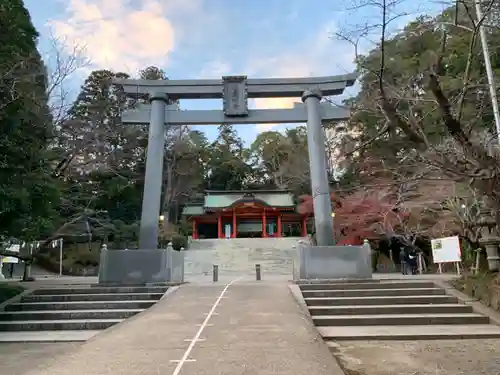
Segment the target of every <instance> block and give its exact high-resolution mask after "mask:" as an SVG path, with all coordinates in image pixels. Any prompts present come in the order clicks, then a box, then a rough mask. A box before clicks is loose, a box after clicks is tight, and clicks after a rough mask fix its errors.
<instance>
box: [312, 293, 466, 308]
mask: <svg viewBox="0 0 500 375" xmlns="http://www.w3.org/2000/svg"><path fill="white" fill-rule="evenodd" d="M304 300H305V302H306V304H307V305H308V306H367V305H410V304H417V305H423V304H447V303H457V299H456V298H455V297H453V296H448V295H435V296H432V295H431V296H392V297H385V296H383V297H336V298H335V297H310V298H305V299H304Z"/></svg>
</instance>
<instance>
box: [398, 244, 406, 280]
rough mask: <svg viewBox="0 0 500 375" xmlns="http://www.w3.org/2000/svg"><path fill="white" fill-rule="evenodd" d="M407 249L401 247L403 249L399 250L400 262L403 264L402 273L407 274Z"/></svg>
mask: <svg viewBox="0 0 500 375" xmlns="http://www.w3.org/2000/svg"><path fill="white" fill-rule="evenodd" d="M406 258H407V256H406V251H405V249H404V247H401V250H400V252H399V263H400V264H401V273H402V274H403V275H406V272H407V270H406V269H407V264H406Z"/></svg>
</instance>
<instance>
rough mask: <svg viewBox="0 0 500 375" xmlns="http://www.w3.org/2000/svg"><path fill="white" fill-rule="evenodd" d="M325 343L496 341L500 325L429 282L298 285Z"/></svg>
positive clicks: (305, 283) (371, 281) (312, 283)
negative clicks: (438, 340)
mask: <svg viewBox="0 0 500 375" xmlns="http://www.w3.org/2000/svg"><path fill="white" fill-rule="evenodd" d="M298 284H299V288H300V289H301V292H302V295H303V297H304V301H305V303H306V305H307V307H308V309H309V312H310V314H311V317H312V319H313V322H314V324H315V325H316V327H317V328H318V331H319V333H320V334H321V336H323V339H324V340H325V341H326V342H327V344H329V345H332V346H333V345H334V344H333V342H334V341H351V340H432V339H465V338H498V337H500V327H499V326H496V325H493V324H490V319H489V318H488V317H487V316H484V315H481V314H477V313H474V311H473V308H472V306H470V305H466V304H462V303H459V301H458V300H457V298H455V297H453V296H450V295H447V294H446V292H445V290H444V289H441V288H438V287H436V286H435V284H434V283H433V282H430V281H406V280H397V281H396V280H394V281H392V280H384V281H375V280H370V281H352V282H347V281H345V282H340V281H338V282H310V283H309V282H299V283H298Z"/></svg>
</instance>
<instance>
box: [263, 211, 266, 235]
mask: <svg viewBox="0 0 500 375" xmlns="http://www.w3.org/2000/svg"><path fill="white" fill-rule="evenodd" d="M266 219H267V218H266V210H264V212H263V213H262V237H267V220H266Z"/></svg>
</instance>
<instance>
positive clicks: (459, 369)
mask: <svg viewBox="0 0 500 375" xmlns="http://www.w3.org/2000/svg"><path fill="white" fill-rule="evenodd" d="M333 352H334V355H335V356H336V357H337V358H338V359H339V362H340V363H341V365H342V367H343V368H344V371H345V372H346V374H347V375H462V374H464V375H465V374H467V375H499V374H500V340H438V341H356V342H342V343H340V344H336V348H334V349H333Z"/></svg>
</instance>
